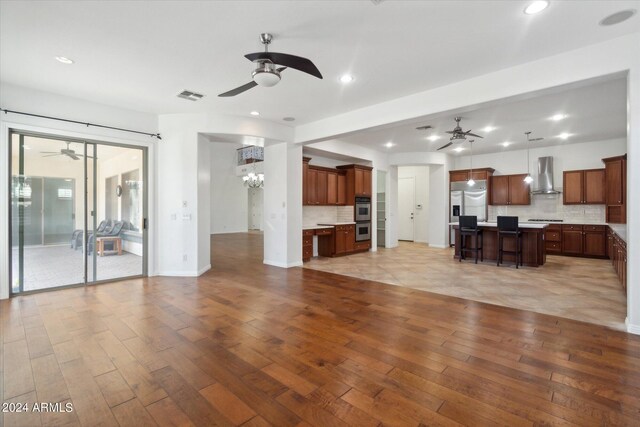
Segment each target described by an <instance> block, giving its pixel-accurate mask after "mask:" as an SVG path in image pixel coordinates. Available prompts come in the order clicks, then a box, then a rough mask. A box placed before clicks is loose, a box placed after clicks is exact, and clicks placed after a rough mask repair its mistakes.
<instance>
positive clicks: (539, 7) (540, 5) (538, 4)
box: [524, 0, 549, 15]
mask: <svg viewBox="0 0 640 427" xmlns="http://www.w3.org/2000/svg"><path fill="white" fill-rule="evenodd" d="M548 6H549V2H548V1H546V0H537V1H534V2H531V3H529V6H527V7H525V8H524V13H526V14H527V15H535V14H536V13H540V12H542V11H543V10H545V9H546V8H547V7H548Z"/></svg>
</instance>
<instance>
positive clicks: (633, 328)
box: [624, 317, 640, 335]
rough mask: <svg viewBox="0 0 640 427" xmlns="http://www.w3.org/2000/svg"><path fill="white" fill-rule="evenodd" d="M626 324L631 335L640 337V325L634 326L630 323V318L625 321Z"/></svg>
mask: <svg viewBox="0 0 640 427" xmlns="http://www.w3.org/2000/svg"><path fill="white" fill-rule="evenodd" d="M624 323H625V324H626V325H627V332H629V333H630V334H636V335H640V325H632V324H631V323H629V318H628V317H627V318H626V319H624Z"/></svg>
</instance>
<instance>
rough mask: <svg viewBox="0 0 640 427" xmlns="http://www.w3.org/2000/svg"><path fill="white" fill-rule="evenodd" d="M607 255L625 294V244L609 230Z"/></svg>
mask: <svg viewBox="0 0 640 427" xmlns="http://www.w3.org/2000/svg"><path fill="white" fill-rule="evenodd" d="M607 240H608V241H607V245H608V250H607V252H608V255H609V258H611V264H612V265H613V268H614V270H615V272H616V274H617V275H618V279H619V280H620V283H621V284H622V289H623V290H624V292H625V295H626V293H627V244H626V242H625V241H624V240H623V239H622V238H620V236H618V235H617V234H616V233H615V232H614V231H613V230H611V229H609V230H608V233H607Z"/></svg>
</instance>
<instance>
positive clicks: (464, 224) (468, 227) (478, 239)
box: [458, 216, 484, 264]
mask: <svg viewBox="0 0 640 427" xmlns="http://www.w3.org/2000/svg"><path fill="white" fill-rule="evenodd" d="M459 227H460V259H459V260H458V262H462V260H463V259H467V258H466V257H465V256H464V254H465V252H475V254H476V264H477V263H478V253H480V261H484V256H483V254H482V243H483V240H484V239H483V237H482V230H481V229H479V228H478V217H477V216H461V217H460V222H459ZM467 236H475V239H473V240H472V243H474V246H472V247H470V248H467V239H466V238H467Z"/></svg>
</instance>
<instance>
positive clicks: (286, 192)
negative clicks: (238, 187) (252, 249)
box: [264, 143, 302, 268]
mask: <svg viewBox="0 0 640 427" xmlns="http://www.w3.org/2000/svg"><path fill="white" fill-rule="evenodd" d="M264 263H265V264H269V265H274V266H276V267H284V268H288V267H295V266H299V265H302V146H301V145H297V144H296V145H294V144H287V143H280V144H274V145H269V146H267V147H265V149H264Z"/></svg>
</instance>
